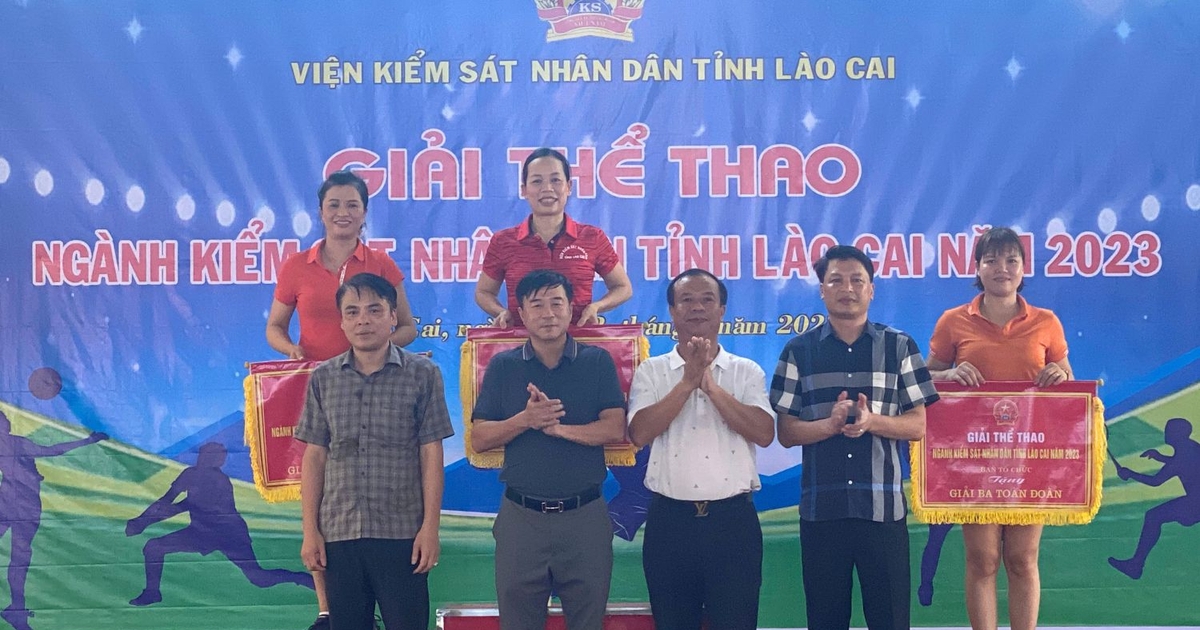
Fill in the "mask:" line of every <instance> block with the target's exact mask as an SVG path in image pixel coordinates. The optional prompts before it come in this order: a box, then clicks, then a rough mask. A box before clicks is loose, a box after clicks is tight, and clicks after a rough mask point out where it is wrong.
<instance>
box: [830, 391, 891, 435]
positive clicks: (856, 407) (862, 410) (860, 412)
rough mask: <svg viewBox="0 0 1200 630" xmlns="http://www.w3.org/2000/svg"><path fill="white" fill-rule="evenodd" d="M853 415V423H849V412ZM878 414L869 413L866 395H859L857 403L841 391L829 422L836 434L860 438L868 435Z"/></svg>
mask: <svg viewBox="0 0 1200 630" xmlns="http://www.w3.org/2000/svg"><path fill="white" fill-rule="evenodd" d="M851 411H853V412H854V415H855V419H854V422H849V420H850V412H851ZM878 418H879V414H877V413H875V412H873V411H871V407H870V405H869V404H868V402H867V395H866V394H859V395H858V401H857V402H856V401H854V400H851V399H850V394H849V393H848V392H846V391H845V390H842V393H841V394H838V397H837V402H835V403H833V411H831V412H830V413H829V422H830V423H831V424H832V425H833V428H834V429H835V430H836V432H837V433H841V434H842V435H844V436H846V437H848V438H860V437H862V436H863V435H864V434H867V433H870V432H871V429H872V428H873V427H874V426H875V424H876V423H877V422H878Z"/></svg>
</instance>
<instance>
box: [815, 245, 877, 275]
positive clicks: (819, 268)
mask: <svg viewBox="0 0 1200 630" xmlns="http://www.w3.org/2000/svg"><path fill="white" fill-rule="evenodd" d="M831 260H857V261H858V262H860V263H862V266H863V268H864V269H866V270H867V276H868V277H869V278H870V279H871V282H875V264H874V263H872V262H871V259H870V258H868V257H867V255H866V254H864V253H863V251H862V250H861V249H859V248H857V247H854V246H851V245H836V246H834V247H830V248H829V249H828V250H827V251H826V252H825V255H824V256H821V259H820V260H818V261H817V264H815V265H813V270H814V271H816V272H817V280H819V281H821V282H825V270H826V269H829V261H831Z"/></svg>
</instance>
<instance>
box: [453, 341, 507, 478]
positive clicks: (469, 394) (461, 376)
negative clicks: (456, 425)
mask: <svg viewBox="0 0 1200 630" xmlns="http://www.w3.org/2000/svg"><path fill="white" fill-rule="evenodd" d="M458 398H459V400H461V401H462V409H463V414H462V419H463V450H464V451H466V454H467V461H469V462H471V465H472V466H474V467H476V468H500V467H502V466H504V449H503V448H497V449H492V450H490V451H485V452H483V453H479V452H476V451H475V448H474V447H473V446H471V425H472V424H474V423H473V422H471V415H472V414H473V413H474V412H475V342H474V341H471V340H467V341H464V342H463V344H462V350H461V351H460V355H459V362H458Z"/></svg>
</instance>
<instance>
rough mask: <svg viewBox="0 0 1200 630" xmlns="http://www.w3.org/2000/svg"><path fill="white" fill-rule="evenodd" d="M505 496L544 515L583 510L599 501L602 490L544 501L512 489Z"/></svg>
mask: <svg viewBox="0 0 1200 630" xmlns="http://www.w3.org/2000/svg"><path fill="white" fill-rule="evenodd" d="M504 496H505V497H507V498H508V500H509V501H512V502H513V503H516V504H517V505H520V506H522V507H527V508H529V509H531V510H537V511H538V512H542V513H544V514H550V513H553V512H570V511H571V510H574V509H575V508H581V507H583V506H585V505H587V504H589V503H591V502H592V501H595V500H596V499H599V498H600V488H599V486H595V487H592V488H588V489H587V490H584V491H583V492H580V493H579V494H577V495H575V496H573V497H566V498H564V499H542V498H539V497H531V496H526V495H523V494H521V493H520V492H517V491H516V490H513V489H512V488H505V489H504Z"/></svg>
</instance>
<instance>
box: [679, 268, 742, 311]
mask: <svg viewBox="0 0 1200 630" xmlns="http://www.w3.org/2000/svg"><path fill="white" fill-rule="evenodd" d="M697 276H699V277H702V278H711V279H712V281H713V282H716V283H717V294H718V296H720V298H721V306H725V303H726V302H728V301H729V289H726V288H725V283H724V282H721V279H720V278H718V277H716V276H714V275H713V274H711V273H709V272H708V271H705V270H703V269H699V268H695V269H688V270H687V271H684V272H683V273H681V274H679V275H678V276H675V278H674V279H672V280H671V282H670V283H669V284H667V306H675V283H676V282H679V281H680V280H683V279H684V278H694V277H697Z"/></svg>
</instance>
